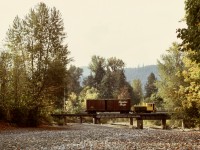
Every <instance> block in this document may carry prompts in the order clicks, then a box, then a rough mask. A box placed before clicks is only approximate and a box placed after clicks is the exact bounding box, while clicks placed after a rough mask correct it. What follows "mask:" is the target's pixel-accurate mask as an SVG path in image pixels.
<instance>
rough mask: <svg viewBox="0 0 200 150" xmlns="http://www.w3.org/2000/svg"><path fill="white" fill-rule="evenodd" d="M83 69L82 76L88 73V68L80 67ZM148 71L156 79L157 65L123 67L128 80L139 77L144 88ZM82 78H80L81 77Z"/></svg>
mask: <svg viewBox="0 0 200 150" xmlns="http://www.w3.org/2000/svg"><path fill="white" fill-rule="evenodd" d="M81 68H82V69H83V78H85V77H87V76H88V75H89V74H90V69H88V67H81ZM150 73H154V74H155V76H156V78H157V79H158V69H157V65H149V66H144V67H137V68H125V75H126V79H127V81H128V82H130V83H132V81H133V80H134V79H140V80H141V82H142V85H143V88H144V85H145V84H146V82H147V78H148V76H149V75H150ZM81 80H82V79H81Z"/></svg>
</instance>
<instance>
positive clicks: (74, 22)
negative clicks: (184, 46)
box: [0, 0, 185, 67]
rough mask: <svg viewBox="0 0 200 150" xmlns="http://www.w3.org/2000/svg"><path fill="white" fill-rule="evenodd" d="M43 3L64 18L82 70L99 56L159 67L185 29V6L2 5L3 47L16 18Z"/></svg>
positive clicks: (159, 2)
mask: <svg viewBox="0 0 200 150" xmlns="http://www.w3.org/2000/svg"><path fill="white" fill-rule="evenodd" d="M39 2H44V3H45V4H46V5H47V6H48V7H51V8H52V7H54V6H55V7H56V9H58V10H59V11H60V12H61V14H62V19H63V20H64V27H65V32H66V33H67V38H66V42H67V43H68V48H69V51H70V52H71V54H70V57H73V58H74V62H73V63H72V64H74V65H76V66H77V67H80V66H88V64H89V63H90V62H91V57H92V56H93V55H98V56H101V57H104V58H109V57H116V58H118V59H122V60H123V61H124V62H125V64H126V67H136V66H138V65H140V66H142V65H152V64H156V63H157V60H158V59H160V56H161V55H162V54H165V53H166V52H165V51H166V50H167V49H168V48H169V47H170V46H171V44H172V42H174V41H177V38H176V36H177V34H176V29H177V28H179V27H183V25H184V23H180V22H179V21H180V20H181V19H182V18H183V17H184V14H185V12H184V0H0V20H1V21H0V47H2V44H3V39H4V38H5V34H6V31H7V30H8V28H9V25H12V22H13V20H14V18H15V16H17V15H18V16H19V17H20V18H24V16H25V15H26V14H28V13H29V10H30V8H33V7H34V6H36V5H37V4H38V3H39Z"/></svg>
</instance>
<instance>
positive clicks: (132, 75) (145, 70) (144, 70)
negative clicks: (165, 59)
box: [125, 65, 159, 87]
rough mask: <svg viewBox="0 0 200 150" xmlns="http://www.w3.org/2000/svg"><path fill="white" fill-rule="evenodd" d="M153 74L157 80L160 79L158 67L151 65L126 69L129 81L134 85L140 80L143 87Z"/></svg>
mask: <svg viewBox="0 0 200 150" xmlns="http://www.w3.org/2000/svg"><path fill="white" fill-rule="evenodd" d="M151 73H154V74H155V76H156V78H157V79H158V78H159V77H158V68H157V65H149V66H144V67H138V68H125V75H126V79H127V81H128V82H130V83H131V84H132V81H133V80H134V79H140V80H141V82H142V85H143V87H144V85H145V84H146V82H147V78H148V76H149V75H150V74H151Z"/></svg>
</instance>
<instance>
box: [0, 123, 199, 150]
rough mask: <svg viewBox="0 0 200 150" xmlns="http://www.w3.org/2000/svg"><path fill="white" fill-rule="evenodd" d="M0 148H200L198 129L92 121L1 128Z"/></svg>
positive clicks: (139, 149)
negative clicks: (158, 127) (169, 128)
mask: <svg viewBox="0 0 200 150" xmlns="http://www.w3.org/2000/svg"><path fill="white" fill-rule="evenodd" d="M0 149H1V150H18V149H20V150H136V149H137V150H167V149H168V150H200V132H199V131H185V132H183V131H178V130H161V129H143V130H139V129H132V128H129V127H128V126H124V127H120V128H119V127H113V126H105V125H93V124H68V125H67V126H64V127H59V128H39V129H30V128H28V129H27V128H21V129H13V130H6V131H0Z"/></svg>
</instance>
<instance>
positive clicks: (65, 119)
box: [63, 116, 67, 125]
mask: <svg viewBox="0 0 200 150" xmlns="http://www.w3.org/2000/svg"><path fill="white" fill-rule="evenodd" d="M63 119H64V125H67V117H66V116H63Z"/></svg>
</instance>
